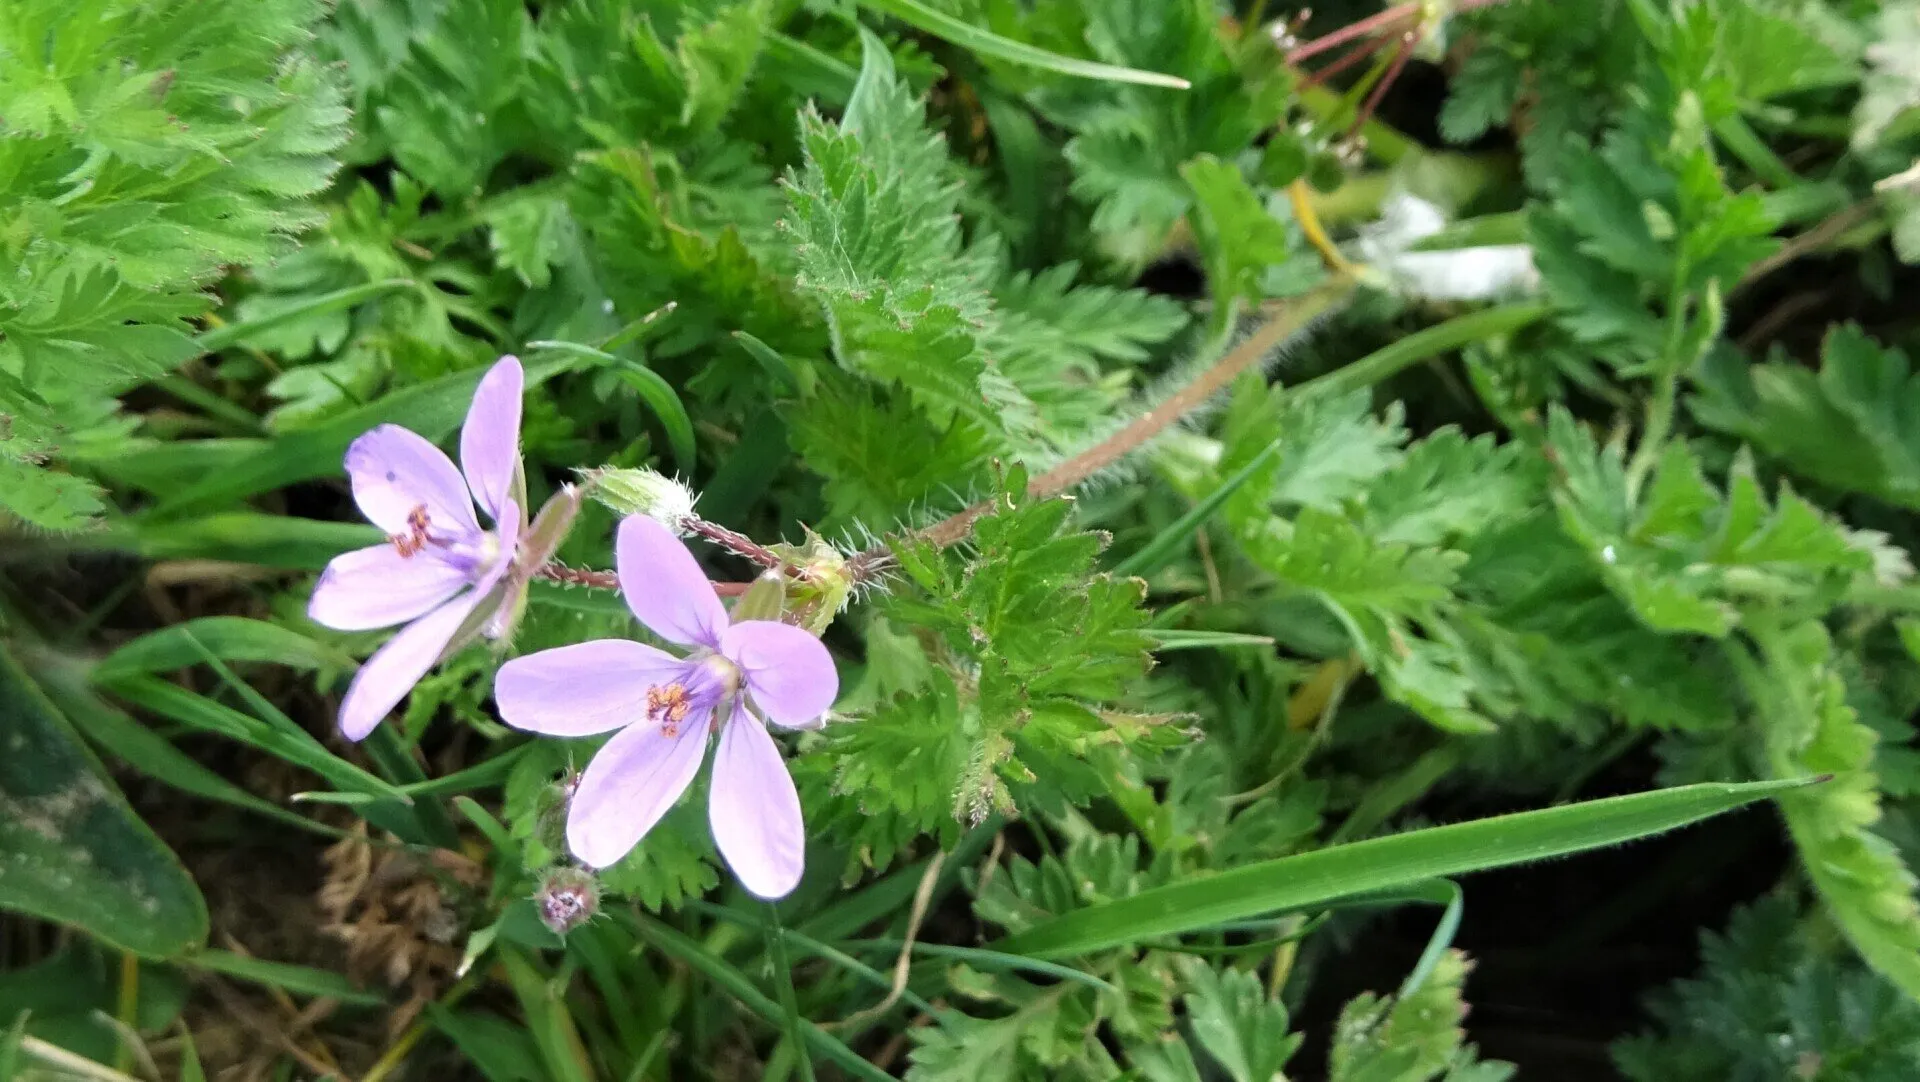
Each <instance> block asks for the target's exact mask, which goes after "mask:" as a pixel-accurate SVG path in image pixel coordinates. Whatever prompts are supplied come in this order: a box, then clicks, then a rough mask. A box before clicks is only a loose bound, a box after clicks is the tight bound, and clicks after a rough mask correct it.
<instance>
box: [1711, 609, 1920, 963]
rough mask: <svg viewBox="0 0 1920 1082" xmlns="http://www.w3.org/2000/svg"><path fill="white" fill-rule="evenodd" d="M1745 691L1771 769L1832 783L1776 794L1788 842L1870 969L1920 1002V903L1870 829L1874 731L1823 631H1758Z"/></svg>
mask: <svg viewBox="0 0 1920 1082" xmlns="http://www.w3.org/2000/svg"><path fill="white" fill-rule="evenodd" d="M1756 635H1757V637H1758V639H1759V641H1760V643H1761V645H1762V649H1763V654H1762V657H1761V659H1760V660H1759V661H1756V662H1749V663H1748V664H1747V666H1746V672H1745V675H1746V677H1747V682H1748V685H1749V693H1750V695H1751V696H1752V697H1753V699H1754V702H1755V706H1756V708H1757V711H1758V713H1759V716H1760V718H1761V720H1762V722H1763V724H1764V726H1765V738H1766V750H1767V757H1768V760H1769V764H1770V766H1771V768H1772V770H1773V771H1774V772H1775V773H1776V774H1778V775H1781V776H1789V777H1790V776H1797V775H1804V774H1806V773H1810V772H1818V773H1821V774H1823V775H1826V776H1829V777H1833V778H1834V780H1833V781H1832V782H1831V783H1830V784H1828V785H1822V786H1819V787H1816V788H1813V789H1809V790H1807V791H1805V792H1799V793H1792V794H1786V795H1783V796H1782V797H1781V800H1780V810H1781V811H1782V813H1784V814H1785V816H1786V819H1787V829H1788V832H1789V833H1790V834H1791V835H1792V836H1793V843H1794V847H1795V848H1797V849H1798V850H1799V851H1800V858H1801V861H1802V862H1803V863H1804V865H1805V866H1806V870H1807V874H1808V876H1809V877H1810V878H1811V879H1812V880H1813V884H1814V886H1815V887H1816V888H1817V889H1818V890H1819V892H1820V898H1821V900H1822V901H1823V902H1824V903H1825V904H1826V907H1827V910H1828V912H1830V913H1831V914H1832V915H1833V917H1834V919H1835V921H1836V922H1838V923H1839V925H1840V929H1841V931H1843V932H1844V933H1846V937H1847V939H1848V940H1849V941H1851V942H1852V944H1853V946H1854V949H1856V950H1858V951H1859V952H1860V956H1861V957H1862V958H1864V959H1866V962H1867V964H1868V965H1870V966H1872V967H1873V968H1874V969H1875V970H1878V971H1879V972H1880V974H1881V975H1882V976H1885V977H1886V978H1887V979H1888V980H1890V981H1892V982H1893V983H1894V984H1896V985H1898V986H1899V987H1900V988H1901V989H1902V990H1903V991H1905V992H1906V994H1907V995H1908V997H1910V998H1912V999H1914V1000H1920V902H1916V901H1915V899H1914V888H1915V884H1916V880H1915V877H1914V875H1913V872H1912V871H1910V870H1909V869H1908V868H1907V866H1906V864H1905V862H1904V861H1903V860H1902V859H1901V857H1900V854H1899V851H1898V850H1896V849H1895V848H1894V847H1893V846H1892V845H1891V844H1890V843H1888V842H1887V841H1886V840H1885V839H1884V838H1882V837H1880V836H1879V835H1878V834H1876V833H1875V832H1874V827H1875V825H1876V824H1878V823H1879V821H1880V819H1881V814H1882V813H1881V795H1880V792H1879V779H1878V778H1877V777H1876V776H1875V774H1874V773H1873V760H1874V745H1875V743H1877V741H1878V737H1877V736H1876V735H1875V733H1874V731H1873V730H1872V729H1870V728H1868V727H1867V726H1866V725H1863V724H1861V722H1860V721H1859V718H1858V716H1857V715H1856V714H1855V712H1854V710H1853V708H1852V707H1850V706H1848V705H1847V692H1846V685H1845V684H1844V683H1843V682H1842V680H1841V677H1840V674H1839V673H1838V672H1836V671H1835V669H1834V666H1833V657H1832V646H1831V643H1830V642H1829V640H1828V636H1827V632H1826V629H1825V628H1824V627H1822V626H1820V624H1818V623H1816V622H1808V623H1804V624H1800V625H1797V626H1794V627H1790V628H1785V629H1774V628H1768V627H1761V628H1758V629H1756Z"/></svg>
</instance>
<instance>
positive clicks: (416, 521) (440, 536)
mask: <svg viewBox="0 0 1920 1082" xmlns="http://www.w3.org/2000/svg"><path fill="white" fill-rule="evenodd" d="M433 526H434V523H433V517H432V516H431V515H430V514H428V513H427V505H426V504H419V505H417V506H416V507H414V509H413V510H411V511H408V512H407V528H406V531H405V532H403V533H397V534H392V535H390V536H389V537H388V538H387V540H388V541H389V542H390V543H392V545H393V548H394V551H396V552H398V553H399V554H400V557H401V559H405V560H411V559H413V558H414V557H415V556H417V555H419V554H420V553H421V552H423V551H425V550H426V549H427V548H428V547H432V548H433V549H434V550H435V554H436V558H437V559H439V560H441V561H442V562H444V563H447V564H450V565H452V566H454V567H456V568H459V569H460V570H462V571H465V572H466V573H467V574H468V575H469V576H470V577H472V578H473V579H474V580H475V581H478V580H479V578H480V577H481V576H482V575H485V574H486V573H487V572H488V571H489V570H491V569H492V568H493V566H494V564H495V563H497V562H498V561H499V559H500V538H499V537H498V536H496V535H495V534H494V533H493V531H491V530H482V531H479V532H477V533H476V532H473V531H469V530H455V531H454V532H453V533H452V534H446V533H435V532H434V531H433Z"/></svg>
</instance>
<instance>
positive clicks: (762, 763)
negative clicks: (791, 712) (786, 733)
mask: <svg viewBox="0 0 1920 1082" xmlns="http://www.w3.org/2000/svg"><path fill="white" fill-rule="evenodd" d="M707 821H708V822H709V823H710V824H712V827H713V840H714V844H716V845H718V846H719V847H720V855H721V856H723V857H725V858H727V867H729V868H732V869H733V874H734V875H735V876H736V877H737V878H738V879H739V880H740V885H741V886H743V887H745V888H747V890H749V891H751V892H752V893H754V894H756V895H758V896H759V897H762V898H767V899H773V898H783V897H785V896H787V895H788V894H790V893H792V892H793V888H794V887H796V886H799V885H800V873H801V872H802V871H803V870H804V869H805V867H806V855H807V854H806V850H807V845H806V841H807V836H806V828H805V825H804V824H803V823H802V822H801V819H800V794H799V793H798V792H796V791H795V790H794V787H793V776H792V775H790V774H788V773H787V764H786V762H785V761H784V760H783V759H781V758H780V749H779V747H778V746H776V745H775V744H774V742H773V738H772V737H770V736H768V735H767V729H766V726H764V725H762V724H760V722H759V721H758V720H757V719H756V718H754V717H753V716H752V715H751V714H748V713H747V712H746V710H745V709H736V710H735V711H734V714H733V720H732V721H730V722H728V723H727V727H726V728H725V729H722V730H721V732H720V747H719V749H718V750H716V751H715V752H714V753H713V785H712V791H711V793H710V794H709V796H708V798H707Z"/></svg>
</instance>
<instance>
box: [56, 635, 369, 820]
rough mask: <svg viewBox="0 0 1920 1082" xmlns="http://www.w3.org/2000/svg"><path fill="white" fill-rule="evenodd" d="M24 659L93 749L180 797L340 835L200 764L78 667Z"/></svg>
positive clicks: (57, 661)
mask: <svg viewBox="0 0 1920 1082" xmlns="http://www.w3.org/2000/svg"><path fill="white" fill-rule="evenodd" d="M26 660H27V662H28V664H29V666H30V667H31V668H32V669H33V672H34V675H35V677H36V678H38V679H39V681H40V686H41V689H42V690H44V691H45V692H46V693H47V696H48V697H49V698H51V699H52V700H53V701H54V702H55V703H56V704H58V705H59V707H60V709H61V710H62V711H63V712H65V714H66V715H67V719H68V720H69V721H71V722H73V725H74V728H76V729H78V730H80V733H81V735H83V736H85V737H86V738H87V739H88V740H89V741H91V742H92V743H93V744H94V745H95V746H96V747H98V748H100V749H102V750H104V751H106V752H108V753H109V754H111V755H113V756H114V757H115V758H117V759H119V760H120V761H122V762H124V763H126V764H127V765H128V766H129V767H131V768H133V769H134V770H137V771H139V772H140V773H142V774H145V775H146V776H147V777H149V778H152V779H154V780H155V781H158V782H160V783H162V784H164V785H170V786H172V787H174V788H175V789H178V790H180V791H181V792H183V793H192V794H193V795H194V796H197V797H202V798H204V799H207V800H214V801H219V802H220V803H222V804H231V805H233V806H234V807H236V808H244V809H246V810H248V811H251V812H254V813H256V814H258V815H263V816H265V817H267V818H269V819H272V820H275V821H276V822H280V823H285V824H286V825H288V826H291V827H295V828H297V829H299V830H305V831H310V832H312V833H315V834H323V835H326V836H328V837H333V838H337V837H340V836H341V832H340V831H339V830H337V829H335V828H333V827H330V826H327V825H326V824H324V823H316V822H314V821H313V820H311V819H308V818H306V817H305V816H303V815H296V814H295V813H293V812H290V811H288V810H287V809H285V808H282V807H281V806H279V805H278V804H275V803H273V802H272V801H269V800H265V799H262V798H260V797H257V796H255V795H253V794H252V793H249V792H247V791H246V790H245V789H242V788H240V787H239V786H238V785H235V784H234V783H232V782H230V781H228V780H227V779H226V778H223V777H221V776H220V775H219V774H217V773H215V772H213V771H212V770H209V769H208V768H207V767H205V766H203V765H201V763H200V761H199V760H197V759H195V758H194V757H193V756H191V755H188V754H187V753H186V752H183V751H181V750H180V749H179V748H176V747H174V746H173V744H172V743H170V742H169V741H168V740H167V739H166V738H165V737H163V736H161V735H160V734H159V733H156V732H154V731H153V730H152V729H149V728H147V727H146V726H145V725H142V724H140V723H139V722H138V721H135V720H134V719H133V718H131V717H128V716H127V714H126V712H125V711H123V710H119V709H117V708H115V707H114V706H113V705H112V704H110V703H108V702H106V701H105V700H103V699H101V698H100V697H99V696H98V695H96V694H94V693H93V691H92V690H91V689H90V688H89V687H87V685H86V683H85V681H86V678H87V676H86V673H85V670H84V669H83V668H82V667H80V666H78V665H70V666H61V665H60V664H59V660H60V659H57V658H53V659H48V660H47V661H46V662H44V663H43V662H42V661H41V660H40V659H38V658H35V657H32V656H31V655H29V656H28V658H27V659H26Z"/></svg>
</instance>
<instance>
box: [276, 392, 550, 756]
mask: <svg viewBox="0 0 1920 1082" xmlns="http://www.w3.org/2000/svg"><path fill="white" fill-rule="evenodd" d="M525 379H526V377H525V374H524V373H523V372H522V371H521V369H520V362H519V361H518V360H516V359H515V358H513V357H502V358H501V359H500V360H499V362H498V363H496V364H495V365H494V366H493V368H492V369H491V370H489V371H488V372H487V374H486V376H484V377H483V378H482V379H481V380H480V385H479V386H478V387H477V388H475V389H474V392H473V405H472V406H471V407H469V408H468V410H467V420H466V424H465V425H464V426H463V427H462V428H461V430H460V461H461V464H462V465H463V466H464V467H465V476H464V477H463V476H462V474H461V471H460V470H458V469H455V468H454V465H453V462H452V460H450V459H449V458H447V456H446V455H445V454H443V453H441V451H440V449H439V448H438V447H435V446H434V445H433V444H431V443H429V442H427V440H426V439H425V438H423V437H421V436H419V435H417V434H416V433H414V432H411V431H409V430H407V429H404V428H401V427H400V426H399V425H381V426H380V427H378V428H375V429H373V430H371V431H369V432H367V433H366V434H365V435H362V436H361V437H360V438H359V439H356V440H354V441H353V445H352V446H350V447H348V448H347V462H346V465H347V474H348V476H349V477H350V478H352V481H353V498H354V502H356V503H358V504H359V505H360V511H361V513H362V514H364V515H366V516H367V519H368V520H369V521H371V522H372V523H373V524H374V525H376V526H378V527H380V528H381V529H383V530H385V531H387V533H388V539H387V543H386V544H384V545H374V546H372V547H371V548H364V549H356V550H355V551H353V552H348V553H343V554H341V555H339V556H336V557H334V559H333V562H331V563H329V564H328V565H327V569H326V571H325V572H323V573H322V574H321V575H320V581H319V582H318V583H317V584H315V586H314V588H313V600H312V601H311V602H310V603H309V604H308V606H307V615H308V616H310V617H312V618H313V620H314V622H316V623H320V624H325V625H326V626H328V627H332V628H338V629H340V630H342V631H365V630H369V629H372V628H377V627H391V626H393V625H394V624H401V623H404V624H406V625H407V626H406V627H404V628H402V629H401V630H400V632H399V634H397V635H395V636H394V637H393V638H392V639H391V640H389V641H388V642H387V644H386V645H385V646H382V647H381V648H380V649H379V650H377V651H375V652H374V654H373V656H372V657H370V658H368V659H367V661H366V664H364V665H362V666H360V671H359V672H358V673H356V674H355V675H354V678H353V684H352V685H351V686H350V687H348V688H347V697H346V698H345V699H344V700H343V701H342V702H341V703H340V731H341V732H343V733H345V734H346V736H347V739H349V740H361V739H364V738H365V737H366V735H367V734H368V733H370V732H372V731H373V729H374V726H376V725H378V724H380V722H381V720H382V719H384V718H385V717H386V716H387V713H388V712H389V711H391V710H392V709H393V708H394V707H395V706H396V705H398V704H399V702H400V700H402V699H404V698H406V697H407V693H408V692H409V691H412V690H413V686H414V685H415V684H417V683H419V682H420V678H421V677H423V676H425V675H426V674H427V670H428V669H431V668H432V667H433V666H434V664H435V663H436V662H438V661H439V660H440V659H441V658H442V657H444V656H446V655H447V654H448V653H450V652H452V650H454V649H458V648H459V647H460V646H463V645H465V644H466V642H468V641H471V639H472V638H473V636H474V635H475V634H476V633H478V632H479V631H481V630H483V628H482V627H481V623H482V621H484V622H485V623H486V626H485V628H484V630H485V631H486V633H487V634H489V635H491V636H494V637H498V636H499V635H501V634H503V633H504V630H505V625H506V624H507V623H508V622H510V618H511V616H512V614H513V613H515V612H516V611H517V609H518V603H519V598H518V594H519V593H520V592H521V591H523V590H524V588H525V580H524V576H513V577H511V578H510V577H509V576H508V572H509V571H510V570H511V569H512V568H513V566H514V557H515V554H516V552H517V551H518V549H519V547H520V546H519V542H520V540H521V538H522V537H523V536H524V535H525V534H526V531H527V522H526V513H525V510H524V509H523V508H522V507H521V505H520V501H524V500H525V498H526V497H525V495H524V493H525V484H524V482H523V481H522V480H521V478H520V395H521V390H522V388H523V387H524V385H525ZM516 495H518V497H519V499H518V500H516V498H515V497H516ZM475 503H478V504H479V505H480V509H481V510H483V511H485V512H486V514H487V516H488V517H489V518H491V519H492V520H493V522H494V528H493V529H491V530H489V529H484V528H482V527H481V525H480V523H479V521H478V520H477V519H476V518H475V517H474V513H473V506H474V504H475ZM503 579H507V580H508V581H507V582H505V583H504V584H503V583H502V580H503ZM483 606H485V607H484V608H483Z"/></svg>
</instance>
